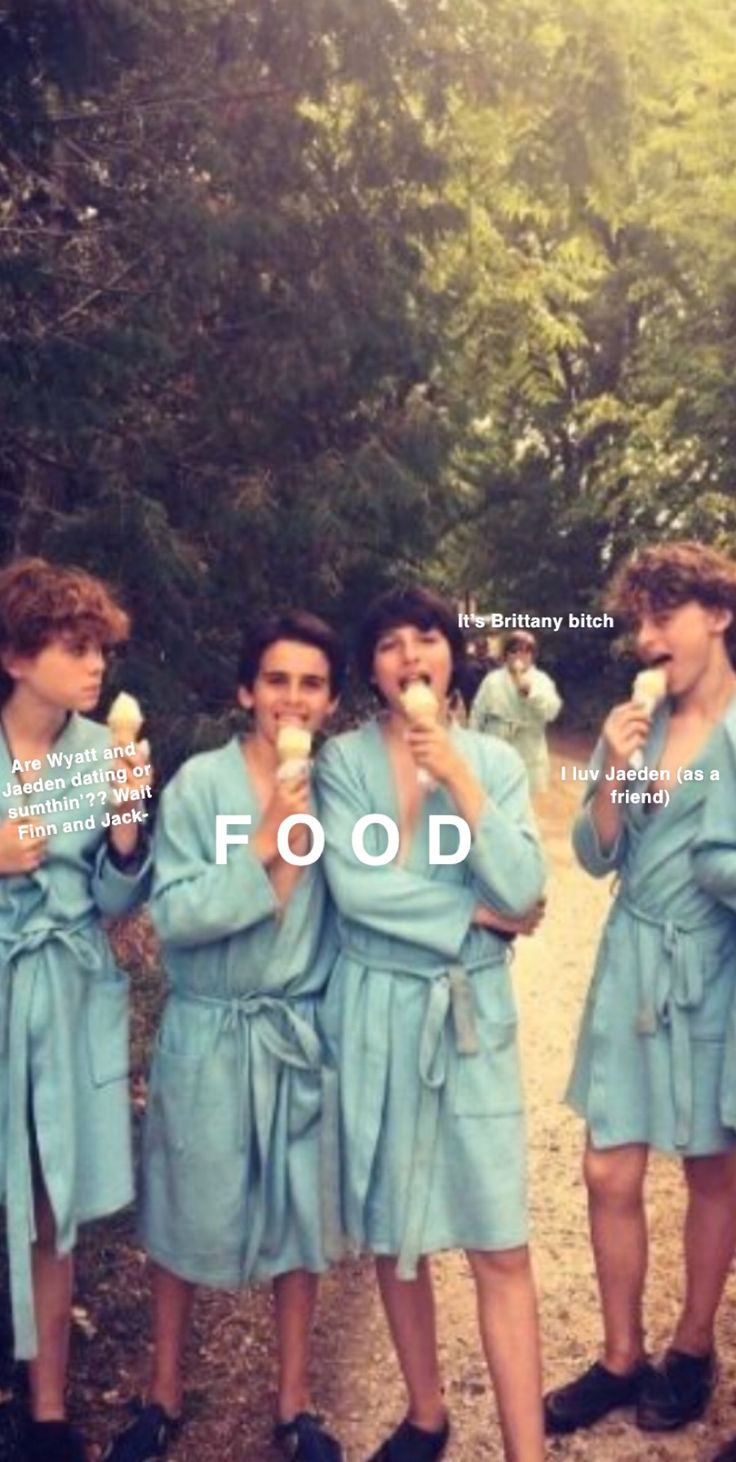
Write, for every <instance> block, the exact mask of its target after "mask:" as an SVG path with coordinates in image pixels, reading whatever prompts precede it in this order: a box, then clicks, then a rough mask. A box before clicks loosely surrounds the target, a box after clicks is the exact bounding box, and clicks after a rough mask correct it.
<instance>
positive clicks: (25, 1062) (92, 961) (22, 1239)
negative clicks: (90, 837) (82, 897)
mask: <svg viewBox="0 0 736 1462" xmlns="http://www.w3.org/2000/svg"><path fill="white" fill-rule="evenodd" d="M91 927H94V925H93V923H92V921H91V920H90V919H89V918H86V919H84V920H82V921H80V923H78V924H70V925H68V926H67V927H66V928H59V927H58V925H57V926H53V925H50V926H49V927H47V928H36V929H29V930H28V931H27V932H26V933H24V934H21V935H20V936H19V937H16V938H13V937H12V936H10V935H8V934H6V933H0V963H1V968H0V979H1V980H2V986H3V990H2V994H3V996H4V998H3V999H2V1003H1V1004H0V1058H2V1061H3V1063H5V1062H7V1072H8V1076H7V1083H8V1113H7V1124H8V1125H7V1147H6V1156H5V1162H6V1171H5V1197H6V1209H7V1233H8V1258H9V1261H10V1297H11V1307H12V1313H13V1330H14V1334H15V1354H16V1358H17V1359H18V1360H32V1359H33V1357H34V1356H35V1355H36V1351H37V1339H38V1338H37V1334H36V1316H35V1306H34V1301H33V1282H32V1275H31V1244H32V1243H33V1242H34V1240H35V1237H36V1226H35V1217H34V1203H33V1174H32V1169H31V1151H30V1148H31V1138H30V1130H29V1125H28V1104H29V1081H30V1077H31V1070H30V1059H29V1056H30V1053H29V1047H30V1035H31V1030H30V1022H31V1010H32V1005H33V991H34V985H35V978H36V974H37V971H38V968H39V959H38V956H39V955H41V954H42V952H45V951H46V950H47V949H48V946H49V945H50V944H57V945H61V946H62V948H63V949H64V950H65V951H66V953H67V954H68V955H69V956H70V958H71V959H72V961H73V963H74V965H75V967H76V968H77V969H79V968H80V967H81V968H82V970H83V971H84V972H85V973H92V972H93V971H95V970H100V969H101V968H102V957H101V955H100V953H99V952H98V951H97V950H96V949H95V947H94V945H93V944H92V942H91V940H89V939H85V938H84V934H83V931H84V930H85V929H88V928H91ZM34 956H35V958H34ZM72 1195H73V1184H69V1185H68V1192H67V1201H66V1204H65V1205H64V1207H63V1209H61V1210H60V1211H59V1210H57V1208H56V1207H54V1222H55V1225H56V1250H57V1253H59V1254H68V1253H70V1251H71V1250H72V1248H73V1247H74V1241H75V1239H76V1232H77V1226H76V1221H75V1216H74V1209H73V1202H72ZM49 1197H51V1195H49ZM52 1206H53V1205H52Z"/></svg>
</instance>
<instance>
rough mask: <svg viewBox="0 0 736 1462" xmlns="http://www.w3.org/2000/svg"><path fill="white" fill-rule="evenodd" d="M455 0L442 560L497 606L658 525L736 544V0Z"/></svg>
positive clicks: (553, 602)
mask: <svg viewBox="0 0 736 1462" xmlns="http://www.w3.org/2000/svg"><path fill="white" fill-rule="evenodd" d="M460 11H461V16H462V18H460V17H459V26H460V28H461V30H462V31H463V34H464V37H465V45H464V56H463V59H464V63H465V65H464V71H461V73H460V75H459V77H458V80H457V83H456V85H455V87H454V91H453V106H452V119H451V124H450V128H449V132H450V137H449V148H450V151H451V155H452V159H453V161H452V163H451V165H450V177H451V180H452V181H451V185H450V186H451V190H452V197H453V200H454V201H455V203H456V205H457V206H458V207H461V208H463V209H464V211H465V217H466V229H465V233H464V236H462V235H457V236H456V237H455V238H453V239H452V240H451V241H450V242H449V243H448V244H446V245H445V246H444V247H443V248H442V249H441V250H440V252H439V253H438V255H437V258H436V267H437V268H438V270H439V271H440V272H441V274H442V276H443V280H444V283H445V285H446V286H449V287H450V288H451V289H452V290H453V291H454V292H455V295H456V298H457V301H458V309H457V314H456V316H455V320H454V322H453V328H452V331H451V336H450V339H451V349H450V351H449V353H448V360H447V366H446V368H445V380H446V382H447V390H448V394H449V398H450V400H451V401H452V403H453V410H454V413H455V417H456V419H457V420H458V423H459V430H458V448H457V453H456V457H455V470H456V473H457V479H458V492H459V493H462V501H463V510H462V512H461V514H460V522H459V525H458V529H457V532H456V534H455V535H454V538H453V540H452V543H451V546H450V550H449V553H450V561H451V562H452V563H453V564H454V565H455V569H456V572H457V573H458V575H459V576H460V577H462V579H463V580H464V582H465V583H466V584H467V585H468V587H470V588H471V589H473V590H475V591H476V592H478V593H479V594H480V596H481V599H483V598H484V597H485V598H486V601H487V599H488V593H489V590H492V592H493V598H494V601H495V606H496V607H503V606H504V605H505V607H507V608H523V609H532V608H538V609H541V610H550V609H552V608H556V609H562V610H566V609H572V610H575V609H587V608H590V607H591V605H592V604H593V603H594V601H595V598H596V596H597V593H598V587H599V584H600V582H601V579H602V577H604V576H605V575H606V574H607V572H608V570H609V569H610V567H611V565H612V564H613V563H614V562H615V561H616V560H617V559H618V558H619V557H620V556H621V555H622V554H624V553H626V552H628V551H629V550H630V549H631V548H632V547H634V546H635V545H636V544H637V543H638V542H641V541H642V540H644V539H647V538H652V537H661V536H683V535H686V534H691V535H698V536H702V537H703V538H705V539H706V540H710V541H713V540H716V541H719V542H722V543H724V544H727V545H728V544H730V545H732V546H733V545H734V543H735V542H736V508H735V506H734V501H733V492H732V487H731V482H732V477H733V472H734V466H735V465H736V463H735V459H734V450H733V448H734V436H733V411H732V386H731V385H730V382H731V381H732V379H733V377H732V364H733V350H734V318H735V317H734V308H733V306H734V294H733V278H734V262H735V261H734V234H733V227H732V222H733V218H734V216H736V214H735V211H734V210H735V205H736V191H735V185H734V171H733V166H732V158H733V149H734V144H735V143H736V93H734V87H733V78H734V75H736V8H735V7H734V5H733V4H732V3H726V0H709V3H707V4H696V3H694V0H682V3H680V4H678V5H676V6H673V5H671V4H670V3H667V0H653V3H652V4H650V5H647V6H646V7H639V6H635V5H634V4H633V3H631V0H606V3H604V4H603V5H601V4H600V3H599V0H529V3H527V4H526V5H524V6H522V7H521V8H520V9H519V7H513V8H512V7H508V9H506V8H505V7H503V6H502V5H498V4H493V5H490V4H486V3H475V0H469V3H468V4H467V5H465V6H463V5H462V4H461V5H460ZM530 549H531V550H532V551H530ZM499 601H500V602H499ZM573 647H574V649H575V652H576V656H577V662H578V664H579V665H581V666H582V668H583V670H585V669H586V668H590V666H591V665H592V664H594V663H595V661H596V658H597V659H599V657H597V656H596V647H595V646H594V645H593V643H592V642H591V640H590V638H589V637H586V638H585V639H583V638H581V637H580V636H579V635H577V636H575V637H574V640H573V639H572V638H571V639H569V640H568V641H567V642H565V641H564V640H563V641H561V642H560V646H559V648H560V651H561V653H562V654H564V655H565V656H566V657H567V658H569V652H570V651H571V650H572V649H573ZM602 648H603V649H604V650H605V646H603V647H602ZM581 651H582V654H581ZM586 657H587V664H586Z"/></svg>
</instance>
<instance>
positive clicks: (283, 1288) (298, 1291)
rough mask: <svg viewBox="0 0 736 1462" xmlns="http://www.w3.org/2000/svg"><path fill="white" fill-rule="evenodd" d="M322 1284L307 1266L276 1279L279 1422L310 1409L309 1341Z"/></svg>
mask: <svg viewBox="0 0 736 1462" xmlns="http://www.w3.org/2000/svg"><path fill="white" fill-rule="evenodd" d="M318 1286H319V1277H318V1275H316V1274H310V1273H308V1271H307V1270H306V1269H292V1270H290V1271H289V1273H288V1274H279V1275H277V1277H276V1279H274V1281H273V1300H274V1309H275V1312H276V1343H277V1347H278V1363H279V1389H278V1419H279V1421H293V1419H294V1417H295V1416H297V1415H298V1413H299V1412H300V1411H309V1410H310V1405H311V1402H310V1391H309V1340H310V1335H311V1331H312V1320H313V1319H314V1309H315V1305H316V1303H317V1289H318Z"/></svg>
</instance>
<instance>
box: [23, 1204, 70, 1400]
mask: <svg viewBox="0 0 736 1462" xmlns="http://www.w3.org/2000/svg"><path fill="white" fill-rule="evenodd" d="M35 1216H36V1242H35V1243H34V1244H33V1247H32V1250H31V1268H32V1275H33V1298H34V1303H35V1308H36V1331H37V1334H38V1354H37V1356H36V1359H35V1360H32V1361H30V1363H29V1366H28V1379H29V1384H30V1390H31V1415H32V1417H33V1419H34V1421H63V1420H64V1418H65V1416H66V1396H65V1392H66V1374H67V1363H68V1359H69V1330H70V1325H71V1310H72V1288H73V1284H74V1260H73V1258H72V1255H71V1254H65V1255H63V1257H62V1256H60V1255H59V1254H57V1252H56V1223H55V1221H54V1214H53V1210H52V1208H51V1204H50V1202H49V1198H48V1194H47V1193H46V1189H45V1188H44V1187H43V1184H42V1182H41V1181H40V1179H38V1178H37V1179H36V1185H35Z"/></svg>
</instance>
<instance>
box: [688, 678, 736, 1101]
mask: <svg viewBox="0 0 736 1462" xmlns="http://www.w3.org/2000/svg"><path fill="white" fill-rule="evenodd" d="M718 770H719V772H720V779H719V781H717V782H710V783H708V784H706V787H705V801H704V805H703V815H702V817H701V820H700V828H699V831H698V835H697V838H696V841H695V846H694V849H693V862H694V867H695V871H696V876H697V878H698V881H699V883H700V884H701V886H702V887H703V888H704V889H706V890H707V892H708V893H709V894H711V895H712V897H713V898H715V899H718V900H719V901H720V902H721V903H722V904H723V905H724V906H725V907H726V908H728V909H730V910H731V912H732V920H733V929H734V945H736V704H734V705H733V706H732V707H730V708H729V712H728V714H727V715H726V718H725V720H724V723H723V735H722V736H721V737H719V745H718ZM733 959H734V965H733V967H732V971H731V973H732V977H733V979H732V989H733V997H732V1000H731V1005H730V1008H729V1013H728V1021H727V1024H726V1030H725V1046H724V1055H723V1070H722V1074H721V1088H720V1098H721V1119H722V1121H723V1123H724V1125H725V1126H726V1127H728V1128H730V1129H735V1130H736V950H735V952H734V955H733Z"/></svg>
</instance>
